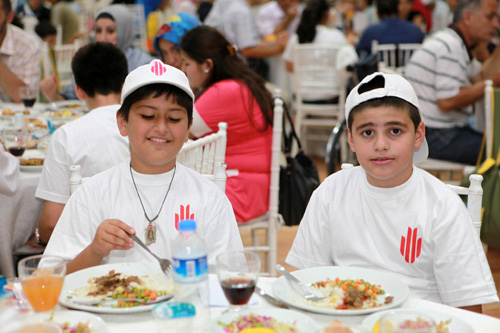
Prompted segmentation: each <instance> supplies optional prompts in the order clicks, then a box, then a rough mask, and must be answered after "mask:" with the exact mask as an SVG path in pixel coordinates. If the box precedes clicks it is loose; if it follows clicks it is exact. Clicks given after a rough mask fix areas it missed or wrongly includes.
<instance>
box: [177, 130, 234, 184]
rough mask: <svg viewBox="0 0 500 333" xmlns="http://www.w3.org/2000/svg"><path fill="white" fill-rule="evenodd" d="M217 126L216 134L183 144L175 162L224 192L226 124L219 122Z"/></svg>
mask: <svg viewBox="0 0 500 333" xmlns="http://www.w3.org/2000/svg"><path fill="white" fill-rule="evenodd" d="M218 126H219V131H218V132H217V133H212V134H209V135H207V136H205V137H202V138H200V139H197V140H194V141H190V142H187V143H185V144H184V145H183V146H182V148H181V150H180V151H179V154H177V161H178V162H179V163H181V164H183V165H185V166H187V167H188V168H191V169H193V170H195V171H197V172H199V173H201V174H202V175H205V176H206V177H207V178H209V179H210V180H212V181H213V182H215V184H217V185H218V186H219V188H220V189H221V190H222V191H223V192H225V190H226V178H227V177H226V172H225V170H226V163H225V160H226V144H227V123H224V122H220V123H219V125H218Z"/></svg>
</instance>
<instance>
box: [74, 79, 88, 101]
mask: <svg viewBox="0 0 500 333" xmlns="http://www.w3.org/2000/svg"><path fill="white" fill-rule="evenodd" d="M75 93H76V97H78V99H79V100H80V101H85V100H86V99H87V98H88V97H89V96H88V95H87V93H86V92H85V91H83V89H82V88H80V86H78V85H77V84H76V83H75Z"/></svg>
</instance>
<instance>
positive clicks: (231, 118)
mask: <svg viewBox="0 0 500 333" xmlns="http://www.w3.org/2000/svg"><path fill="white" fill-rule="evenodd" d="M181 55H182V58H183V65H182V70H183V71H184V73H186V76H187V77H188V79H189V84H190V85H191V89H193V91H194V92H195V94H196V102H195V109H196V110H195V112H193V113H194V114H193V126H192V128H191V135H192V136H193V137H196V138H199V137H202V136H204V135H207V134H210V133H214V132H217V130H218V127H217V124H218V123H219V122H221V121H223V122H226V123H227V124H228V131H227V149H226V163H227V173H228V178H227V183H226V195H227V197H228V198H229V200H230V201H231V203H232V205H233V209H234V213H235V215H236V220H237V221H239V222H246V221H248V220H250V219H252V218H255V217H257V216H260V215H262V214H264V213H265V212H267V210H268V208H269V181H270V167H271V144H272V103H273V101H272V96H271V94H270V93H269V92H268V91H267V89H266V87H265V81H264V79H262V78H261V77H260V76H258V75H257V74H255V73H254V72H252V71H251V70H250V69H249V68H248V67H247V66H246V64H245V63H243V61H242V60H241V59H240V58H239V57H238V55H237V54H236V51H235V49H234V47H233V46H232V45H230V44H229V42H228V41H227V40H226V38H225V37H224V36H223V35H222V34H220V33H219V32H218V31H217V30H215V29H213V28H211V27H208V26H199V27H196V28H194V29H192V30H190V31H189V32H187V33H186V34H185V35H184V37H183V39H182V41H181Z"/></svg>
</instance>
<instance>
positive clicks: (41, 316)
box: [26, 310, 109, 333]
mask: <svg viewBox="0 0 500 333" xmlns="http://www.w3.org/2000/svg"><path fill="white" fill-rule="evenodd" d="M49 318H50V315H48V314H46V313H34V314H32V315H30V316H29V319H28V320H27V321H26V323H27V324H28V323H37V322H40V321H43V320H49ZM52 322H54V323H57V324H60V325H62V324H63V323H65V322H69V324H70V326H71V327H73V326H76V325H77V324H78V323H80V322H81V323H87V322H88V323H89V327H90V330H91V331H92V332H94V333H109V329H108V328H107V327H106V323H105V322H104V320H102V319H101V317H99V316H96V315H95V314H92V313H87V312H82V311H70V310H63V311H55V312H54V317H53V319H52Z"/></svg>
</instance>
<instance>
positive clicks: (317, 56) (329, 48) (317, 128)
mask: <svg viewBox="0 0 500 333" xmlns="http://www.w3.org/2000/svg"><path fill="white" fill-rule="evenodd" d="M342 47H343V46H342V45H318V44H297V45H294V48H293V72H294V73H293V74H294V75H293V77H294V80H293V87H294V91H295V98H294V109H295V111H296V115H295V128H296V130H297V135H298V136H299V139H300V141H301V142H302V143H303V144H304V150H305V151H306V152H308V151H309V150H310V149H308V142H309V141H319V142H324V143H325V147H326V142H327V141H328V138H329V136H330V133H331V131H332V129H333V128H334V127H335V125H336V124H337V123H338V122H340V121H341V120H342V118H343V114H344V103H345V98H346V95H345V94H346V86H347V81H348V80H347V79H348V77H347V75H346V72H345V71H344V70H343V69H339V68H338V66H337V63H338V61H337V60H338V59H337V55H338V53H339V51H340V50H341V48H342ZM307 91H309V92H311V91H314V92H315V93H319V94H325V95H326V96H328V95H331V96H338V98H333V99H332V101H328V102H326V103H324V104H312V103H306V102H304V94H305V93H306V94H307ZM295 148H296V147H295ZM294 150H295V149H294ZM323 150H324V149H323Z"/></svg>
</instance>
